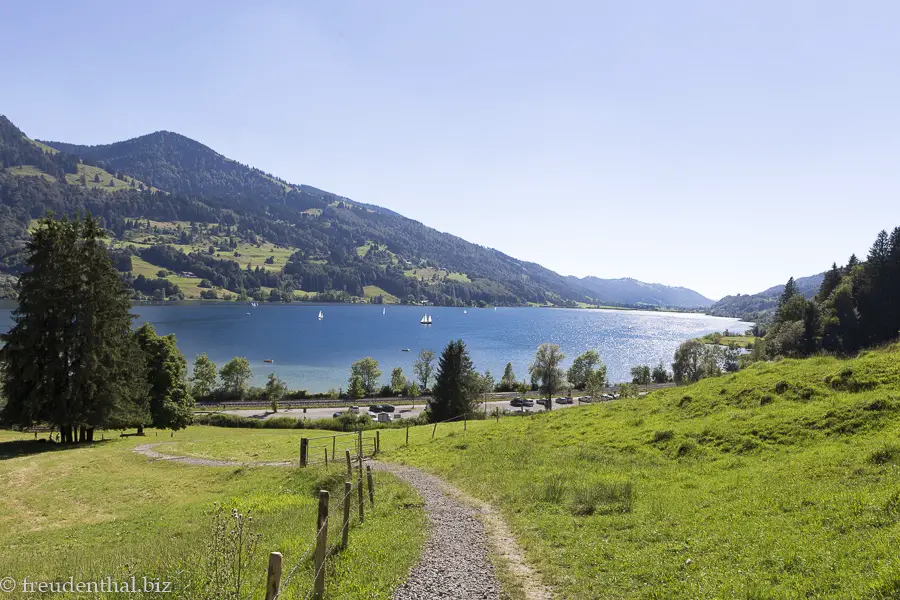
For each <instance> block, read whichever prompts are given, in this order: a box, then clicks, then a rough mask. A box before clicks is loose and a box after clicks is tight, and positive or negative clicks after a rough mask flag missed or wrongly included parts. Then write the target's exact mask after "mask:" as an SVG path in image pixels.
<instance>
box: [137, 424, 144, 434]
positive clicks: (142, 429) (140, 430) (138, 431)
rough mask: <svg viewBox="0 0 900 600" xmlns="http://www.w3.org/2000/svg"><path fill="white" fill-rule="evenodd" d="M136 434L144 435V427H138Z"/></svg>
mask: <svg viewBox="0 0 900 600" xmlns="http://www.w3.org/2000/svg"><path fill="white" fill-rule="evenodd" d="M137 434H138V435H144V426H143V425H138V430H137Z"/></svg>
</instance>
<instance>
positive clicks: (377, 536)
mask: <svg viewBox="0 0 900 600" xmlns="http://www.w3.org/2000/svg"><path fill="white" fill-rule="evenodd" d="M155 433H156V432H154V431H153V430H150V431H149V435H148V436H147V437H141V438H138V437H129V438H119V437H114V438H113V439H107V440H106V441H104V442H100V443H95V444H92V445H89V446H85V447H72V448H64V449H59V447H58V446H56V445H55V444H51V443H43V444H41V443H38V442H35V441H33V440H32V438H33V436H32V435H24V434H18V433H13V432H8V431H0V481H3V484H4V485H3V487H4V489H3V494H0V566H2V571H3V576H11V577H15V578H17V579H18V580H19V581H21V580H22V578H24V577H26V576H27V577H29V578H31V579H34V580H48V581H60V580H65V579H68V577H69V576H70V575H72V576H74V578H75V580H76V581H77V580H98V579H101V578H105V577H106V576H110V577H112V578H113V579H114V580H116V579H120V580H121V579H124V578H125V577H127V576H130V575H131V574H135V575H137V576H138V577H139V578H140V577H141V576H144V575H147V576H151V577H160V578H161V579H162V580H163V581H173V582H174V585H175V591H176V593H175V595H174V597H178V598H199V597H201V596H200V593H199V590H198V589H197V585H198V581H199V580H201V579H202V573H199V572H198V569H197V563H196V561H197V560H200V559H201V558H202V557H203V556H204V555H205V554H204V553H206V552H207V550H205V549H206V548H207V547H208V546H209V545H210V544H211V540H212V536H211V522H210V516H209V514H208V513H209V512H210V511H211V510H212V508H213V506H214V503H219V504H220V505H221V506H223V507H225V508H226V510H228V509H230V508H231V507H234V508H237V509H238V510H239V511H240V512H242V513H249V514H250V515H251V516H252V517H253V519H254V521H253V523H254V529H255V531H256V532H258V533H259V534H261V539H260V541H259V544H258V550H257V552H256V553H255V555H254V557H253V560H252V563H251V564H250V568H249V573H247V574H245V577H247V588H245V589H247V590H249V591H252V592H253V593H252V596H250V597H252V598H260V599H261V598H262V597H263V592H264V580H265V572H266V564H267V561H268V553H269V552H270V551H276V550H277V551H281V552H283V554H284V569H285V575H286V574H287V571H288V570H289V569H290V568H291V567H292V566H293V565H294V564H295V563H297V562H298V561H300V567H299V569H298V571H297V574H296V575H295V576H294V582H293V583H292V584H291V585H290V586H289V587H288V588H287V589H286V590H285V591H284V593H283V594H282V596H281V597H282V598H304V597H305V596H306V594H307V592H308V591H309V589H310V587H311V584H312V576H313V573H312V569H313V565H312V560H311V558H309V557H306V558H305V559H303V560H300V559H301V558H302V557H303V556H305V554H304V550H306V549H307V548H308V546H309V543H310V542H311V541H312V539H313V537H314V534H315V531H316V523H315V521H316V511H317V508H316V507H317V500H316V493H317V490H319V489H329V490H330V491H331V492H332V503H331V513H330V514H331V517H332V519H334V520H333V521H332V523H338V522H339V521H340V517H339V516H338V515H340V506H339V500H340V498H342V497H343V480H344V474H343V473H344V472H343V471H342V470H337V469H333V470H332V471H331V472H326V471H324V470H323V469H319V468H308V469H299V468H290V467H288V468H263V467H260V468H253V467H244V468H233V467H203V466H192V465H184V464H178V463H172V462H169V461H151V460H149V459H148V458H147V457H145V456H142V455H139V454H136V453H134V452H132V449H133V448H134V446H135V445H137V444H139V443H146V442H153V441H157V440H158V441H172V440H174V441H177V442H183V443H192V442H197V441H202V440H204V439H207V436H209V437H210V439H211V441H212V442H213V443H216V444H223V445H230V446H232V447H234V448H240V449H242V451H248V452H249V448H251V447H252V444H255V443H256V442H257V440H256V438H255V437H254V436H253V435H252V433H251V432H249V431H247V430H229V431H228V432H227V433H228V435H227V436H222V437H216V436H215V435H214V434H216V433H219V432H218V431H217V430H215V429H213V428H202V427H191V428H188V429H187V430H185V431H182V432H178V433H176V434H175V437H174V438H170V437H169V435H168V433H165V432H163V433H160V435H159V437H156V436H155ZM248 434H250V435H248ZM106 435H107V437H109V435H110V434H109V432H107V434H106ZM165 448H167V446H163V447H162V448H159V450H161V451H163V452H168V450H166V449H165ZM377 478H378V479H377V486H376V507H375V510H374V511H372V510H370V507H369V506H367V507H366V509H367V513H366V521H365V523H364V524H362V525H360V524H359V523H358V519H357V517H356V516H355V515H356V514H357V511H356V506H355V501H354V505H353V507H352V509H353V510H351V514H352V515H354V517H353V523H354V525H353V528H352V530H351V533H350V545H349V549H348V550H346V551H343V552H339V553H337V554H336V555H335V558H334V560H333V561H332V562H331V563H330V566H329V571H328V578H327V581H328V597H330V598H390V596H391V590H392V589H393V588H395V587H396V586H397V585H398V584H399V583H400V582H401V581H402V580H403V579H405V577H406V574H407V573H408V570H409V568H410V567H411V565H412V564H413V563H414V562H415V561H416V560H417V558H418V555H419V552H420V549H421V546H422V543H423V541H424V537H425V533H426V529H425V517H424V512H423V508H422V501H421V499H420V498H419V496H418V495H417V494H416V493H415V491H414V490H413V489H412V488H411V487H409V486H408V485H406V484H404V483H402V482H400V481H399V480H397V479H395V478H393V477H391V476H389V475H387V474H381V473H378V474H377ZM339 531H340V527H339V526H333V527H329V544H331V543H332V542H334V541H335V540H337V539H339ZM54 597H55V598H72V597H76V596H74V595H66V594H60V595H54ZM79 597H80V596H79ZM104 597H113V598H116V597H121V598H126V597H127V598H134V597H138V598H140V597H147V598H149V597H151V595H150V594H147V595H144V596H142V595H141V594H121V595H119V596H117V595H115V594H109V595H104ZM153 597H155V596H153ZM202 597H204V598H207V597H209V596H208V595H206V596H202Z"/></svg>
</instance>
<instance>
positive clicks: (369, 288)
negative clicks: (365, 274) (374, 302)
mask: <svg viewBox="0 0 900 600" xmlns="http://www.w3.org/2000/svg"><path fill="white" fill-rule="evenodd" d="M376 296H381V297H382V298H384V301H385V303H388V304H399V303H400V298H398V297H397V296H395V295H393V294H391V293H389V292H386V291H384V290H383V289H381V288H380V287H378V286H377V285H366V286H363V297H364V298H374V297H376Z"/></svg>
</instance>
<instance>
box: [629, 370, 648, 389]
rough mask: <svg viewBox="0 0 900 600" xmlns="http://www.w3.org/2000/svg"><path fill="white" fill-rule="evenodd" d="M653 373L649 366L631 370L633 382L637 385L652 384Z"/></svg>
mask: <svg viewBox="0 0 900 600" xmlns="http://www.w3.org/2000/svg"><path fill="white" fill-rule="evenodd" d="M650 380H651V373H650V367H649V366H648V365H641V366H637V367H632V368H631V382H632V383H635V384H637V385H647V384H649V383H650Z"/></svg>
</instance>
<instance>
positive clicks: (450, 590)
mask: <svg viewBox="0 0 900 600" xmlns="http://www.w3.org/2000/svg"><path fill="white" fill-rule="evenodd" d="M373 464H374V465H375V468H376V469H378V470H380V471H386V472H388V473H392V474H394V475H396V476H397V477H399V478H401V479H403V480H404V481H406V482H407V483H409V484H410V485H412V486H413V487H415V488H416V490H417V491H418V492H419V494H420V495H421V496H422V498H424V500H425V512H426V514H427V515H428V521H429V525H430V527H431V535H430V537H429V539H428V541H427V542H426V543H425V548H424V549H423V550H422V557H421V559H419V564H417V565H416V566H415V567H413V569H412V571H411V572H410V574H409V579H408V580H407V581H406V583H404V584H403V585H401V586H400V587H399V588H397V590H396V591H395V592H394V600H431V599H432V598H447V599H457V598H460V599H463V598H465V599H469V598H473V599H491V600H497V599H499V598H500V596H499V590H500V584H499V583H498V581H497V578H496V576H495V575H494V567H493V566H492V565H491V563H490V561H489V560H488V557H487V552H488V551H487V543H486V539H485V531H484V523H482V521H480V520H479V519H478V517H476V512H477V511H476V510H475V509H473V508H472V507H470V506H468V505H466V504H464V503H463V502H461V501H460V500H458V499H456V498H453V497H452V496H451V495H449V494H447V493H446V492H445V490H444V488H445V487H446V484H445V483H444V482H442V481H441V480H440V479H438V478H437V477H434V476H433V475H428V474H426V473H423V472H422V471H419V470H418V469H415V468H413V467H407V466H403V465H397V464H393V463H390V464H388V463H373Z"/></svg>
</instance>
